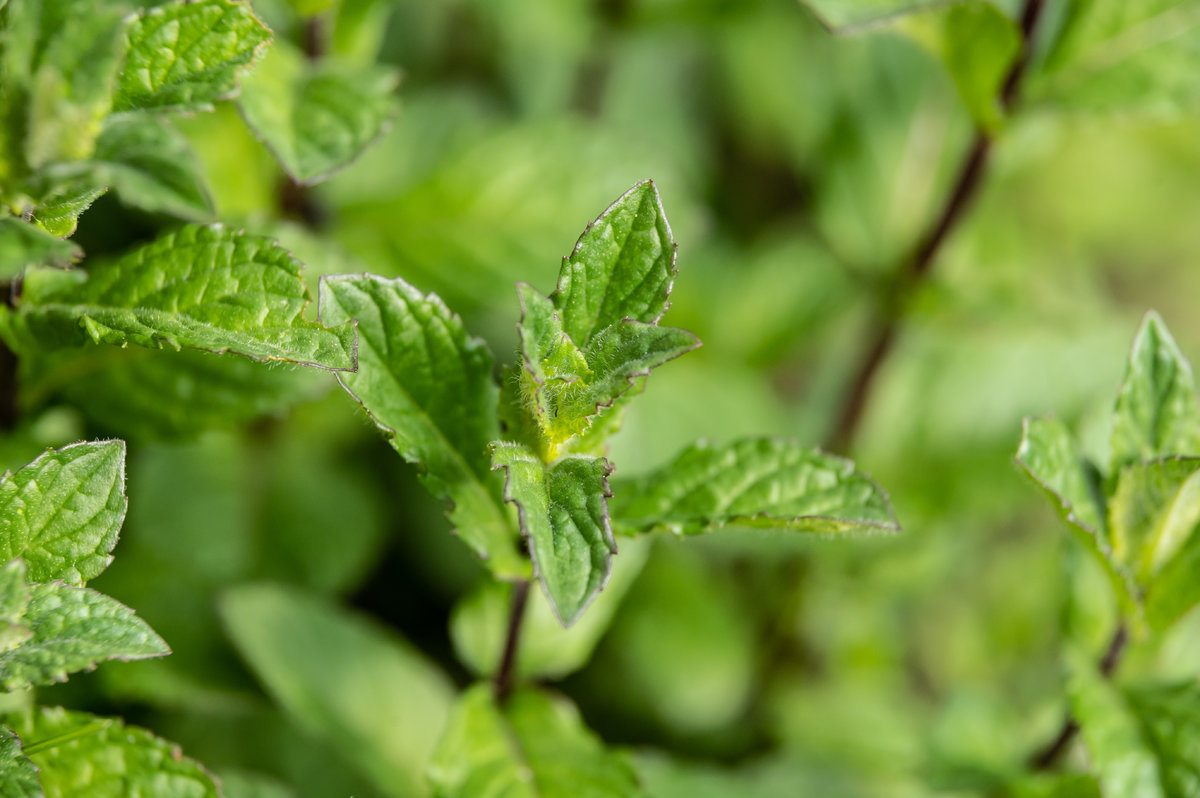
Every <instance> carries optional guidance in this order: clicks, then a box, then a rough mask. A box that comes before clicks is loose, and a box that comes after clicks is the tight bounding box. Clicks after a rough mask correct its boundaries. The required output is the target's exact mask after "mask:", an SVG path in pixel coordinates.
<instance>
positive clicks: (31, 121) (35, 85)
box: [2, 0, 125, 169]
mask: <svg viewBox="0 0 1200 798" xmlns="http://www.w3.org/2000/svg"><path fill="white" fill-rule="evenodd" d="M7 14H8V16H7V25H6V30H5V31H4V42H3V48H2V49H3V56H4V60H5V62H6V66H7V69H6V70H5V71H6V74H5V84H6V86H5V88H6V94H8V93H9V92H11V94H10V96H9V97H7V98H6V99H7V100H8V101H9V102H12V103H13V104H14V106H15V109H14V110H16V109H20V110H23V111H24V114H23V116H24V119H23V120H22V121H23V123H24V135H23V145H24V146H23V155H24V161H25V165H27V166H28V167H30V168H32V169H37V168H39V167H41V166H44V165H46V164H49V163H53V162H56V161H70V160H76V159H79V158H86V157H88V156H89V155H90V154H91V152H92V147H93V144H94V142H95V140H96V136H97V135H98V134H99V132H100V126H101V123H102V122H103V120H104V117H106V116H107V115H108V113H109V111H110V110H111V108H112V92H113V85H114V82H115V79H116V76H117V70H118V68H119V65H120V53H121V43H122V38H123V28H124V26H125V20H124V18H123V17H124V12H123V11H122V9H120V8H114V7H111V6H109V5H108V4H106V3H103V2H96V1H94V0H93V1H91V2H88V1H86V0H85V1H84V2H72V1H71V0H27V2H22V3H17V4H14V5H13V6H12V7H11V8H9V9H8V11H7ZM20 110H16V112H17V113H20ZM6 155H10V153H6Z"/></svg>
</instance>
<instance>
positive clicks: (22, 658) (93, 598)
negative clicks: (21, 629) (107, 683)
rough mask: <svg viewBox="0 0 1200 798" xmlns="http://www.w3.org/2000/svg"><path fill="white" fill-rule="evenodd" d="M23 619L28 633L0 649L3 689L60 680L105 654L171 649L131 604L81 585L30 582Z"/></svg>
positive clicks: (143, 654) (138, 655)
mask: <svg viewBox="0 0 1200 798" xmlns="http://www.w3.org/2000/svg"><path fill="white" fill-rule="evenodd" d="M24 623H26V624H27V625H28V626H29V628H30V629H32V630H33V636H32V637H30V638H29V640H28V641H26V642H25V643H22V644H21V645H19V646H17V647H16V648H14V649H12V650H10V651H6V652H4V653H3V654H0V686H3V688H4V689H5V690H8V691H12V690H20V689H23V688H25V687H28V686H30V685H37V684H50V683H52V682H61V681H65V680H66V678H67V674H70V673H74V672H76V671H81V670H91V669H92V668H94V667H95V666H96V664H97V663H99V662H103V661H105V660H112V659H118V660H123V661H129V660H134V659H145V658H147V657H161V656H163V655H165V654H170V653H171V650H170V649H169V648H167V644H166V643H165V642H163V639H162V638H161V637H159V636H158V635H157V634H155V632H154V630H153V629H151V628H150V627H149V625H147V623H146V622H145V621H143V620H142V619H141V618H139V617H137V616H136V615H135V614H134V613H133V610H131V609H129V608H128V607H126V606H125V605H124V604H121V603H120V602H119V601H117V600H116V599H113V598H109V597H108V596H105V595H104V594H103V593H97V592H96V591H95V590H92V589H90V588H86V587H71V586H70V585H65V584H63V583H61V582H50V583H48V584H44V585H33V586H32V587H31V588H30V598H29V607H28V608H27V609H26V611H25V618H24Z"/></svg>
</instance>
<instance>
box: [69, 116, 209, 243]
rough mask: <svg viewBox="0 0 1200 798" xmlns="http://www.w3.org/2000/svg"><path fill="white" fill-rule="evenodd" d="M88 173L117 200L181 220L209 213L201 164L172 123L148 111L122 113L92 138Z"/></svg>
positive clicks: (200, 218) (207, 215) (206, 215)
mask: <svg viewBox="0 0 1200 798" xmlns="http://www.w3.org/2000/svg"><path fill="white" fill-rule="evenodd" d="M92 161H93V163H92V165H91V174H92V175H93V177H94V179H95V181H96V182H97V183H98V184H100V185H105V186H108V187H109V188H111V189H112V190H113V191H115V192H117V196H118V197H120V198H121V201H122V202H124V203H126V204H128V205H132V206H134V207H135V208H141V209H142V210H146V211H161V212H163V213H169V214H172V215H174V216H178V217H180V218H183V219H194V220H203V219H207V218H209V217H210V216H212V212H213V205H212V200H211V199H210V198H209V196H208V189H207V187H206V186H205V184H204V178H203V175H202V172H201V169H200V163H199V161H197V160H196V156H195V155H194V154H193V153H192V150H191V147H189V146H188V143H187V139H185V138H184V137H183V136H182V135H181V134H180V133H179V131H177V130H176V129H175V128H174V127H173V126H172V125H171V123H170V122H168V121H167V120H165V119H161V118H158V117H155V116H151V115H149V114H122V115H120V116H116V117H113V118H112V119H110V120H109V122H108V123H107V124H106V125H105V126H104V130H103V131H101V133H100V138H99V139H97V140H96V152H95V153H94V154H93V156H92Z"/></svg>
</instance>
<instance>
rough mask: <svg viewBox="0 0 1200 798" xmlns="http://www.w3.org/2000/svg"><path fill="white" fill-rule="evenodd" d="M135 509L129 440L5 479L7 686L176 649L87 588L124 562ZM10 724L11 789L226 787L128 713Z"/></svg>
mask: <svg viewBox="0 0 1200 798" xmlns="http://www.w3.org/2000/svg"><path fill="white" fill-rule="evenodd" d="M125 509H126V499H125V446H124V444H123V443H121V442H120V441H102V442H97V443H78V444H74V445H72V446H67V447H65V448H62V449H58V450H54V451H48V452H46V453H45V454H43V455H42V456H41V457H39V458H37V459H36V460H34V461H33V462H32V463H30V464H29V465H27V466H25V467H24V468H22V469H20V470H18V471H17V472H16V473H15V474H5V475H4V477H3V478H2V479H0V558H3V559H4V560H6V561H7V564H6V565H4V566H3V567H0V690H4V691H7V692H12V691H17V690H25V689H27V688H29V687H30V686H33V685H45V684H51V683H53V682H61V681H64V680H65V679H66V678H67V675H68V674H69V673H73V672H75V671H80V670H90V669H92V668H94V667H95V666H96V664H97V663H99V662H103V661H106V660H113V659H118V660H133V659H143V658H146V657H160V656H163V655H165V654H169V653H170V649H168V648H167V645H166V643H165V642H164V641H163V640H162V638H161V637H159V636H158V635H157V634H155V632H154V631H153V630H152V629H151V628H150V627H149V626H148V625H147V624H146V622H145V621H143V620H142V619H140V618H138V617H137V616H136V615H135V614H134V613H133V610H131V609H129V608H128V607H126V606H124V605H123V604H121V603H119V602H117V601H116V600H114V599H112V598H109V597H108V596H105V595H103V594H101V593H97V592H96V591H94V590H91V589H89V588H86V587H83V584H84V582H85V581H86V580H88V579H91V578H93V577H95V576H97V575H99V574H100V572H101V571H103V570H104V569H105V567H107V565H108V564H109V562H110V561H111V560H112V556H111V552H112V549H113V546H114V545H115V544H116V542H117V534H118V533H119V531H120V529H121V525H122V523H123V522H124V520H125ZM0 724H3V725H0V792H2V793H3V794H4V795H6V796H7V795H12V796H14V798H17V797H18V796H20V797H21V798H25V796H29V798H34V797H35V796H36V797H39V798H40V797H41V796H66V795H82V794H87V795H95V796H113V797H114V798H116V796H125V795H141V794H150V793H153V794H154V795H161V796H164V798H171V797H172V796H180V797H181V798H182V796H211V797H212V798H216V796H217V795H218V794H219V793H218V790H217V786H216V783H215V782H214V780H213V778H212V777H211V776H210V775H209V774H208V773H207V772H206V771H205V770H204V769H203V768H202V767H200V765H198V764H197V763H196V762H194V761H192V760H190V759H187V758H185V757H183V756H182V755H181V753H180V751H179V748H178V746H175V745H173V744H171V743H168V742H167V741H165V740H161V739H159V738H157V737H155V736H154V735H152V734H150V733H149V732H146V731H144V730H142V729H136V728H133V727H126V726H125V725H124V724H123V723H122V722H121V721H119V720H115V719H111V718H99V717H95V716H92V715H88V714H86V713H81V712H67V711H66V710H63V709H51V708H31V709H28V710H26V711H23V712H19V713H14V714H9V715H5V716H0Z"/></svg>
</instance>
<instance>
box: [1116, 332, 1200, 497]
mask: <svg viewBox="0 0 1200 798" xmlns="http://www.w3.org/2000/svg"><path fill="white" fill-rule="evenodd" d="M1168 454H1200V406H1198V405H1197V404H1196V386H1195V382H1194V380H1193V379H1192V367H1191V366H1190V365H1189V364H1188V362H1187V359H1186V358H1185V357H1184V356H1183V353H1182V352H1180V351H1179V347H1178V346H1176V344H1175V339H1173V338H1172V337H1171V333H1170V332H1168V331H1167V327H1166V325H1165V324H1164V323H1163V321H1162V319H1161V318H1159V316H1158V314H1156V313H1153V312H1151V313H1148V314H1146V318H1145V321H1143V322H1142V326H1141V329H1139V330H1138V334H1137V337H1136V338H1134V341H1133V351H1132V352H1131V353H1130V355H1129V366H1128V369H1127V371H1126V372H1125V381H1124V383H1122V385H1121V390H1120V393H1118V394H1117V404H1116V407H1115V409H1114V410H1113V421H1112V470H1113V472H1114V473H1115V472H1116V471H1117V469H1118V468H1120V467H1121V466H1123V465H1125V464H1126V463H1130V462H1134V461H1137V460H1150V459H1153V458H1155V457H1161V456H1163V455H1168Z"/></svg>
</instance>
